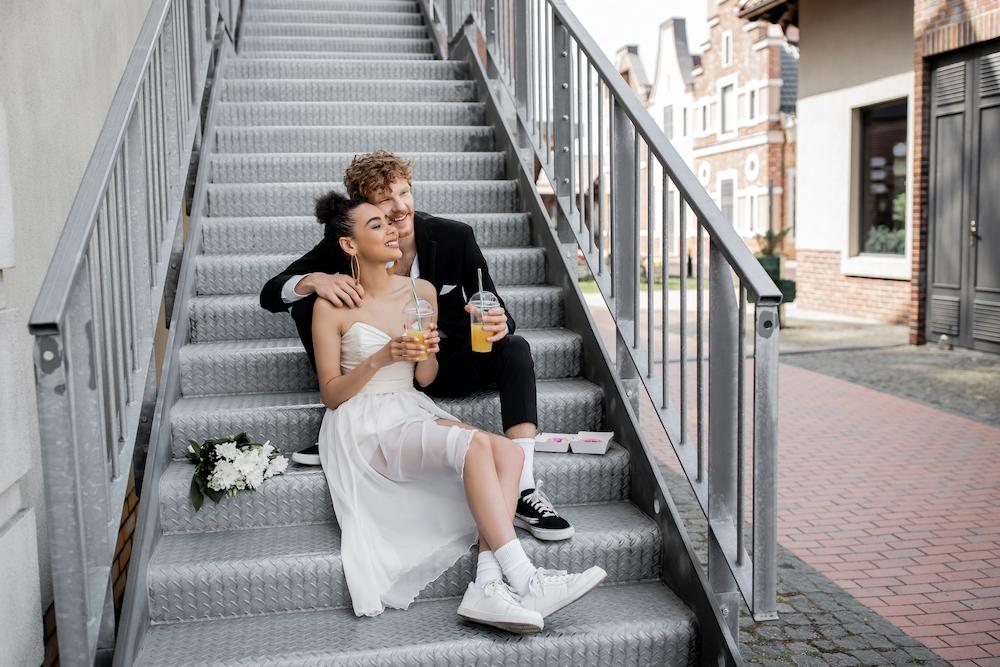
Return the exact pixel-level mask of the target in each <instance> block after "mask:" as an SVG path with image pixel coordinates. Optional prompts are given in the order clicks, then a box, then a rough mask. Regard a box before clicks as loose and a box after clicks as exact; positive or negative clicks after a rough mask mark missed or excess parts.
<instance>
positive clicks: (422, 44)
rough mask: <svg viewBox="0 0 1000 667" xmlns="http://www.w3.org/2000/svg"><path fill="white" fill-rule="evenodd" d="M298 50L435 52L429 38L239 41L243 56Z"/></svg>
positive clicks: (252, 37)
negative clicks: (263, 52)
mask: <svg viewBox="0 0 1000 667" xmlns="http://www.w3.org/2000/svg"><path fill="white" fill-rule="evenodd" d="M262 51H298V52H311V53H341V52H344V51H347V52H352V53H366V52H373V51H376V52H381V53H433V52H434V45H433V42H431V40H429V39H403V38H394V39H377V40H375V39H372V38H369V37H358V38H354V37H264V36H261V35H248V36H246V37H243V38H241V39H240V53H246V54H247V55H253V54H254V53H256V52H262Z"/></svg>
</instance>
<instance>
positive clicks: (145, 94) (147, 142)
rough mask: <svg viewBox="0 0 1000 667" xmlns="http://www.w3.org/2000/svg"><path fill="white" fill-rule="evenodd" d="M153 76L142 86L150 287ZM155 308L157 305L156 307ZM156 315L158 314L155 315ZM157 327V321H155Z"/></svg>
mask: <svg viewBox="0 0 1000 667" xmlns="http://www.w3.org/2000/svg"><path fill="white" fill-rule="evenodd" d="M151 76H152V67H149V68H148V69H147V70H146V81H145V83H143V86H142V98H141V102H142V147H143V152H142V156H143V165H142V168H143V173H144V175H145V177H146V197H145V199H146V219H145V223H146V254H147V255H148V257H149V288H150V289H152V288H153V287H154V286H155V284H156V244H155V242H154V241H153V229H154V225H153V215H154V214H153V207H154V205H155V204H154V202H153V197H154V186H153V148H152V133H153V120H152V115H151V113H150V112H151V108H150V107H151V104H150V86H151V83H150V82H151V79H150V77H151ZM154 309H155V307H154ZM153 317H156V315H153ZM154 327H155V323H154Z"/></svg>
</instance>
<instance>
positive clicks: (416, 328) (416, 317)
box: [403, 299, 434, 361]
mask: <svg viewBox="0 0 1000 667" xmlns="http://www.w3.org/2000/svg"><path fill="white" fill-rule="evenodd" d="M433 321H434V308H433V307H432V306H431V304H430V303H428V302H427V301H424V300H423V299H417V301H416V303H409V304H407V305H406V306H405V307H404V308H403V322H404V324H405V327H404V333H403V335H404V336H409V337H410V338H415V339H416V340H417V342H418V343H419V344H420V346H421V347H423V348H424V351H423V352H422V353H420V354H419V355H418V356H417V357H415V358H414V359H413V361H424V360H426V359H427V357H428V352H427V343H426V342H425V340H426V339H425V337H426V335H427V330H428V325H429V324H430V323H431V322H433Z"/></svg>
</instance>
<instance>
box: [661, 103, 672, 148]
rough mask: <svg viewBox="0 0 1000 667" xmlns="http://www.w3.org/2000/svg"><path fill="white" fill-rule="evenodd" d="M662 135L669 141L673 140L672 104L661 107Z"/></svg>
mask: <svg viewBox="0 0 1000 667" xmlns="http://www.w3.org/2000/svg"><path fill="white" fill-rule="evenodd" d="M663 133H664V134H666V135H667V139H669V140H670V141H673V140H674V107H673V105H672V104H668V105H667V106H665V107H663Z"/></svg>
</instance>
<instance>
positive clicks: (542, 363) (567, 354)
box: [180, 329, 582, 396]
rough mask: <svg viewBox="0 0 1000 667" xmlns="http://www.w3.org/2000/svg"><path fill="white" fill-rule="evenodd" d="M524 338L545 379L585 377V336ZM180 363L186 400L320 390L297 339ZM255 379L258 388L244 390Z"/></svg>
mask: <svg viewBox="0 0 1000 667" xmlns="http://www.w3.org/2000/svg"><path fill="white" fill-rule="evenodd" d="M518 335H520V336H523V337H524V338H525V340H527V341H528V343H529V345H531V356H532V359H534V361H535V375H536V376H537V377H538V378H539V379H541V380H549V379H558V378H570V377H576V376H577V375H579V374H580V357H581V354H582V343H581V338H580V336H579V334H576V333H573V332H572V331H569V330H568V329H525V330H520V329H519V330H518ZM180 362H181V393H182V394H183V395H184V396H198V395H207V394H242V393H257V392H261V391H267V392H271V391H315V390H316V376H315V374H314V373H313V370H312V367H311V366H310V365H309V359H308V357H307V356H306V353H305V350H304V349H303V347H302V345H301V343H300V342H299V340H298V339H297V338H270V339H260V340H247V341H219V342H215V343H195V344H190V345H185V346H184V347H183V348H182V349H181V353H180ZM251 377H252V378H254V382H253V384H252V385H248V384H244V383H245V382H246V378H251Z"/></svg>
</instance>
